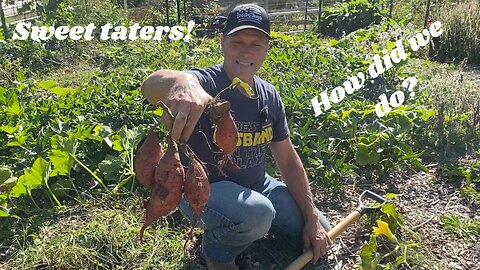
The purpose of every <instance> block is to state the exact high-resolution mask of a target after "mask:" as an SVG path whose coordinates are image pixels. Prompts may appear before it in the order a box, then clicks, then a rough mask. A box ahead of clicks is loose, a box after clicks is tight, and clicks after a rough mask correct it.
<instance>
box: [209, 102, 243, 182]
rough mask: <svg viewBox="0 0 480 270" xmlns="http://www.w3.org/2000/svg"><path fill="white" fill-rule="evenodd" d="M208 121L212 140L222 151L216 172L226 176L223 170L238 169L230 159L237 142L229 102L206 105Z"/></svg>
mask: <svg viewBox="0 0 480 270" xmlns="http://www.w3.org/2000/svg"><path fill="white" fill-rule="evenodd" d="M208 110H209V113H210V120H211V121H212V123H213V125H214V128H215V130H214V133H213V139H214V141H215V143H216V144H217V146H218V147H219V148H220V150H221V151H222V159H221V160H220V161H219V162H218V170H219V171H220V174H221V175H226V174H225V172H224V168H225V167H226V168H227V169H229V170H231V171H234V172H235V171H238V170H239V167H238V166H237V165H236V164H235V162H233V160H232V159H231V154H232V153H233V152H234V151H235V148H236V147H237V142H238V130H237V126H236V125H235V121H234V120H233V117H232V115H231V114H230V102H228V101H220V100H215V99H214V100H213V101H212V102H211V103H210V104H209V105H208Z"/></svg>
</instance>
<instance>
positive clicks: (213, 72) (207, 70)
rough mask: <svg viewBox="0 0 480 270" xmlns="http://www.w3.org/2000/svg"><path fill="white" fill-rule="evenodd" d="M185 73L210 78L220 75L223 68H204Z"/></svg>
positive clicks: (218, 66) (219, 65)
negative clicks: (201, 74)
mask: <svg viewBox="0 0 480 270" xmlns="http://www.w3.org/2000/svg"><path fill="white" fill-rule="evenodd" d="M187 72H190V73H203V74H209V75H211V76H212V77H216V76H218V75H220V74H221V73H222V72H223V67H222V65H221V64H218V65H214V66H210V67H206V68H197V67H195V68H192V69H190V70H187Z"/></svg>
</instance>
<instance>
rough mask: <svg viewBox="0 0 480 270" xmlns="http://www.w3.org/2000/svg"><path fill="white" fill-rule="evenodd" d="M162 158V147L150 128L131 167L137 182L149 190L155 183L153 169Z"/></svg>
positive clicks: (153, 130) (156, 135)
mask: <svg viewBox="0 0 480 270" xmlns="http://www.w3.org/2000/svg"><path fill="white" fill-rule="evenodd" d="M162 156H163V149H162V145H161V144H160V139H159V138H158V132H156V131H155V127H152V128H150V130H149V131H148V135H147V138H146V139H145V141H144V142H143V144H142V146H140V148H139V149H138V150H137V152H136V154H135V158H134V160H133V167H134V170H135V175H136V177H137V180H138V182H140V184H142V185H143V186H144V187H146V188H151V187H152V186H153V183H154V182H155V168H156V167H157V164H158V162H159V161H160V159H161V158H162Z"/></svg>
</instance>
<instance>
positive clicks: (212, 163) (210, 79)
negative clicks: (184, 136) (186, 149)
mask: <svg viewBox="0 0 480 270" xmlns="http://www.w3.org/2000/svg"><path fill="white" fill-rule="evenodd" d="M187 72H188V73H190V74H193V75H195V76H196V77H197V78H198V80H199V82H200V84H201V86H202V87H203V88H204V89H205V91H207V93H209V94H210V95H211V96H215V95H216V94H217V93H218V92H220V91H221V90H222V89H224V88H225V87H227V86H229V85H230V84H231V82H232V81H231V80H230V79H229V78H228V76H227V74H226V73H225V70H224V69H223V64H219V65H217V66H213V67H209V68H206V69H193V70H189V71H187ZM254 82H255V89H254V90H255V93H256V95H257V97H256V98H249V97H247V96H246V95H244V94H242V93H240V92H239V91H238V90H237V89H230V90H227V91H225V92H223V93H222V94H221V95H220V99H223V100H228V101H229V102H230V104H231V108H230V112H231V114H232V116H233V119H234V120H235V124H236V126H237V129H238V137H239V139H238V143H237V148H236V149H235V152H234V153H232V155H231V158H232V160H233V161H234V162H235V163H236V164H237V165H238V166H239V167H240V171H239V172H237V173H234V172H232V171H229V170H225V173H226V174H227V176H226V177H225V176H222V175H221V174H220V173H219V170H218V167H217V165H218V161H219V160H221V158H222V155H221V152H220V150H219V148H218V146H217V145H216V144H215V143H214V142H213V132H214V129H213V125H212V123H211V121H210V119H209V116H208V115H207V114H205V113H204V114H203V115H202V117H201V118H200V120H199V127H200V130H201V131H202V132H203V134H202V133H200V132H198V131H194V132H193V134H192V136H191V137H190V140H189V141H188V145H189V146H190V147H191V148H192V149H193V151H194V152H195V153H196V154H197V156H198V157H199V158H200V159H201V160H202V161H203V162H204V163H206V167H207V170H208V173H209V179H210V182H217V181H222V180H229V181H233V182H235V183H238V184H239V185H242V186H245V187H253V186H255V185H257V184H259V183H260V182H263V181H264V179H265V153H266V151H267V148H268V146H269V144H270V142H272V141H274V142H277V141H282V140H285V139H286V138H288V136H289V130H288V126H287V120H286V118H285V108H284V106H283V103H282V101H281V99H280V95H279V94H278V92H277V91H276V90H275V88H274V87H273V85H271V84H270V83H268V82H266V81H265V80H262V79H260V78H259V77H258V76H255V78H254ZM207 141H208V143H207ZM209 147H210V148H211V149H212V150H213V152H212V150H210V149H209Z"/></svg>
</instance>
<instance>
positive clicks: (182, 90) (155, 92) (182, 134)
mask: <svg viewBox="0 0 480 270" xmlns="http://www.w3.org/2000/svg"><path fill="white" fill-rule="evenodd" d="M142 93H143V96H144V97H145V98H146V99H147V100H148V101H149V102H150V103H152V104H157V103H158V101H159V100H162V101H164V103H165V104H166V105H167V106H168V107H169V108H170V110H171V112H172V114H173V117H174V119H173V123H172V121H171V119H168V117H167V116H166V115H167V114H166V113H164V114H163V117H162V122H163V124H164V125H165V126H166V127H167V128H168V129H170V130H171V133H170V135H171V136H172V139H173V140H174V141H179V140H180V141H181V142H186V141H188V139H189V138H190V135H191V134H192V132H193V130H194V128H195V126H196V124H197V122H198V120H199V119H200V116H202V113H203V111H204V109H205V107H206V106H207V103H208V102H209V101H210V100H211V99H212V96H210V95H209V94H208V93H207V92H206V91H205V90H204V89H203V88H202V86H201V85H200V83H199V82H198V79H197V78H196V77H195V76H194V75H192V74H188V73H185V72H182V71H172V70H160V71H157V72H155V73H153V74H152V75H150V76H149V77H148V78H147V79H146V80H145V81H144V82H143V84H142Z"/></svg>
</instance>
